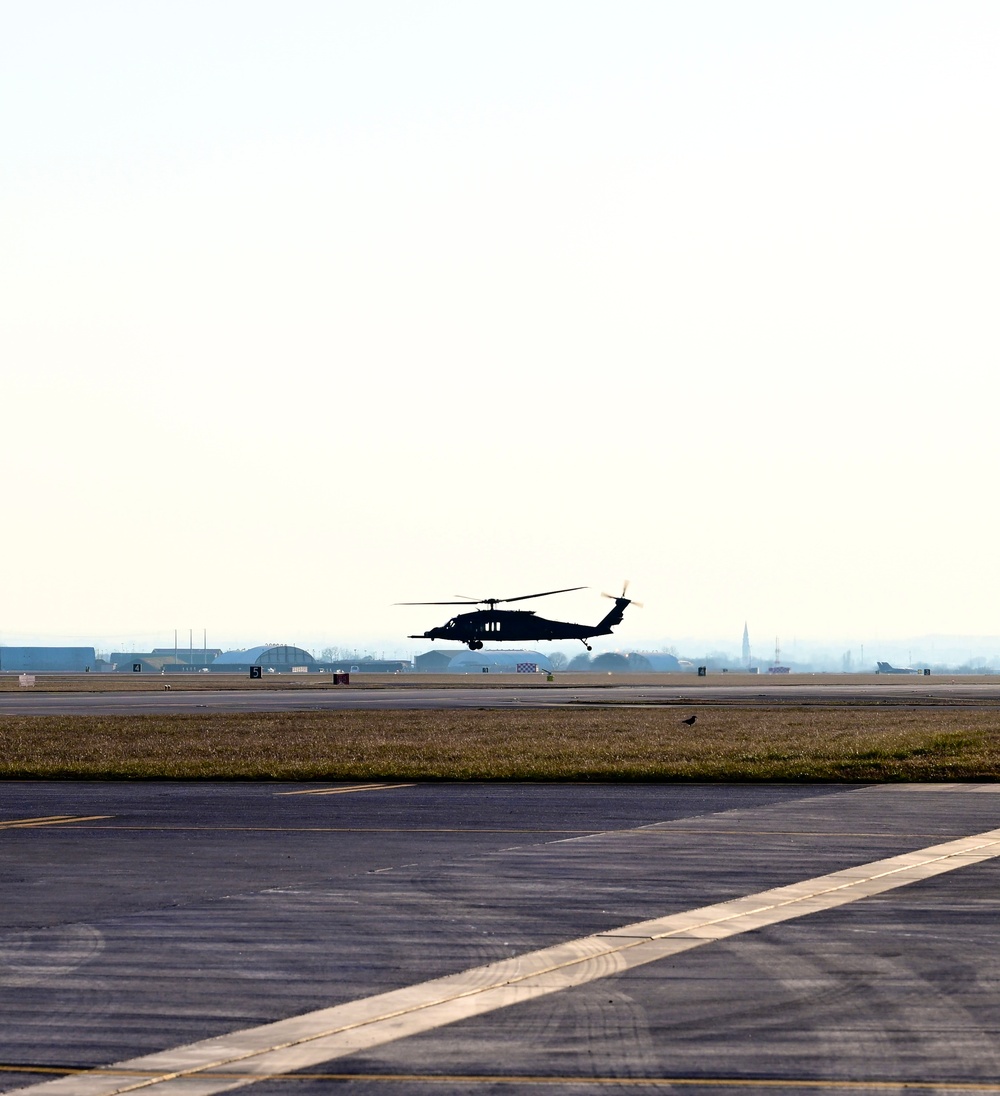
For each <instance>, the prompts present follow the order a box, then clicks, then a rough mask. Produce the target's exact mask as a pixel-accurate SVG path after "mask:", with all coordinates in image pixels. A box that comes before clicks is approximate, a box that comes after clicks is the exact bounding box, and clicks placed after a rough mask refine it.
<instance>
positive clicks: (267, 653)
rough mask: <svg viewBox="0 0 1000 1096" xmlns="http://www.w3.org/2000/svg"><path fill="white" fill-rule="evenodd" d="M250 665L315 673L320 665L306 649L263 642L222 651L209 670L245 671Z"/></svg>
mask: <svg viewBox="0 0 1000 1096" xmlns="http://www.w3.org/2000/svg"><path fill="white" fill-rule="evenodd" d="M251 666H260V667H261V669H262V670H263V671H264V673H275V674H290V673H292V672H293V671H294V672H296V673H315V672H316V671H318V670H319V669H320V668H321V667H320V666H319V664H318V663H317V661H316V659H314V658H313V656H312V655H311V654H310V653H309V652H308V651H303V650H302V648H301V647H290V646H289V645H288V644H287V643H277V644H264V645H263V646H261V647H250V648H248V649H247V650H245V651H224V652H223V653H222V654H221V655H219V657H218V658H216V659H214V660H213V662H212V664H211V665H210V666H209V669H210V670H213V671H220V672H222V673H227V674H235V673H241V672H242V673H245V672H247V671H248V670H249V669H250V667H251Z"/></svg>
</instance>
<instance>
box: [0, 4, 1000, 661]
mask: <svg viewBox="0 0 1000 1096" xmlns="http://www.w3.org/2000/svg"><path fill="white" fill-rule="evenodd" d="M998 56H1000V5H998V4H996V3H995V2H994V0H990V2H981V3H979V2H962V0H953V2H949V3H942V2H934V3H925V2H920V0H902V2H880V0H863V2H850V0H830V2H823V3H821V2H812V3H810V2H808V0H790V2H787V3H785V2H768V0H761V2H754V0H739V2H721V0H715V2H713V0H699V2H698V3H692V2H690V0H678V2H670V0H657V2H649V3H646V2H629V0H616V2H615V3H611V2H605V3H594V2H584V0H567V2H555V0H548V2H547V0H531V2H530V3H526V2H517V0H513V2H512V0H504V2H503V3H486V2H478V3H477V2H475V0H461V2H455V3H443V2H424V3H421V2H417V0H409V2H388V0H362V2H356V3H355V2H348V0H344V2H339V3H338V2H333V0H326V2H322V3H321V2H311V0H299V2H294V0H283V2H281V3H277V2H270V0H256V2H253V0H233V2H229V3H223V2H213V0H198V2H197V3H194V2H184V0H169V2H159V0H146V2H144V0H122V2H118V3H113V2H107V0H89V2H87V3H85V4H82V3H79V0H71V2H55V0H30V2H26V0H0V377H2V384H0V400H2V402H0V414H2V435H0V438H2V441H0V444H2V446H3V457H4V472H5V474H4V476H3V482H4V502H3V512H4V515H5V520H4V529H5V536H4V538H3V550H2V559H3V577H4V582H3V593H2V597H0V642H2V643H7V644H15V643H25V642H45V641H53V642H54V641H59V642H67V641H76V642H79V643H84V644H90V643H93V644H96V645H97V646H99V647H104V648H108V647H112V646H116V645H121V644H128V643H132V644H134V645H135V646H136V647H139V648H141V647H142V646H144V645H149V646H152V645H154V644H155V645H160V646H164V645H168V644H170V643H172V640H173V630H174V629H175V628H177V629H178V630H179V632H180V634H181V636H182V638H183V639H185V640H186V638H187V635H188V629H189V628H193V629H194V633H195V637H196V642H199V641H200V637H201V635H202V629H203V628H207V629H208V640H209V644H210V645H211V646H220V647H231V646H244V645H250V644H254V643H259V642H270V641H277V640H280V641H285V642H289V643H299V644H301V645H303V646H312V645H315V644H320V645H325V644H327V643H330V644H347V643H355V644H360V643H363V642H367V641H372V642H375V641H377V642H378V643H379V644H380V645H381V646H382V647H383V648H385V649H386V650H387V653H388V650H390V649H392V648H393V644H398V649H399V650H400V651H403V650H411V649H415V650H420V649H423V648H424V647H426V646H427V645H426V644H424V645H421V644H408V643H407V641H406V640H405V638H404V637H405V636H406V635H407V633H410V632H418V631H423V630H424V629H425V628H428V627H431V626H433V625H435V624H439V623H442V622H443V620H444V619H446V618H447V616H448V615H449V610H447V609H443V610H437V609H429V610H427V609H412V608H408V609H404V608H396V607H393V604H392V603H394V602H397V601H412V600H422V599H427V600H433V599H447V598H449V597H451V596H452V595H454V594H456V593H459V594H468V595H473V596H482V597H489V596H496V597H508V596H515V595H518V594H523V593H531V592H534V591H536V590H546V589H552V588H555V587H562V586H575V585H587V586H589V587H591V589H589V590H587V591H581V592H580V593H577V594H571V595H565V596H564V597H560V598H553V599H548V600H545V601H539V602H537V603H531V604H529V605H522V606H519V607H524V608H529V607H533V608H536V609H537V610H538V611H539V612H540V613H542V614H543V615H546V616H556V617H559V616H565V617H566V618H568V619H571V620H577V621H587V620H591V619H592V620H597V619H599V618H600V617H601V616H603V614H604V613H605V612H606V610H607V608H608V607H609V603H608V602H607V601H603V600H601V599H600V598H599V596H598V595H599V593H600V591H601V590H611V591H613V590H615V589H620V587H621V583H622V582H623V581H624V579H625V578H628V579H630V580H631V583H632V585H631V588H630V591H631V592H632V593H633V594H634V596H635V597H636V598H638V599H640V600H642V601H643V602H644V603H645V608H644V609H642V610H641V611H636V612H634V613H633V612H631V611H630V613H629V614H627V615H626V619H625V623H624V624H623V625H622V626H621V627H620V628H619V630H618V636H617V639H616V641H615V642H613V643H608V644H605V647H614V646H621V647H623V648H635V647H639V648H641V647H650V646H652V647H654V648H655V647H658V646H660V645H666V644H670V643H673V642H674V641H675V639H676V637H678V636H731V637H732V644H733V647H734V648H737V647H738V643H739V637H740V636H741V634H742V630H743V623H744V621H745V620H747V621H749V623H750V628H751V632H752V634H754V635H755V636H759V637H772V636H777V635H781V636H797V637H799V638H800V639H805V638H812V639H816V640H826V639H830V640H834V639H836V640H839V639H840V638H843V639H844V640H845V641H848V642H854V643H857V642H865V641H866V638H868V637H873V636H876V635H881V636H893V635H898V636H904V635H916V634H927V633H968V634H972V635H987V634H997V633H1000V593H998V592H997V584H996V581H995V574H996V571H997V558H996V551H995V541H996V533H997V526H998V521H997V519H996V517H995V507H996V495H997V479H998V469H1000V460H998V457H1000V431H998V429H997V426H996V420H997V415H998V399H997V396H998V394H1000V393H998V389H1000V381H998V363H1000V354H998V351H1000V333H998V324H997V316H996V311H997V300H998V296H1000V294H998V291H1000V277H998V255H1000V206H998V203H997V194H1000V143H998V137H997V134H998V133H1000V66H998V65H997V57H998ZM767 642H768V643H770V642H771V641H770V638H768V639H767Z"/></svg>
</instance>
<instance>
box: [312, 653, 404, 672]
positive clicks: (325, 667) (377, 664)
mask: <svg viewBox="0 0 1000 1096" xmlns="http://www.w3.org/2000/svg"><path fill="white" fill-rule="evenodd" d="M316 669H317V670H322V671H323V672H325V673H330V672H331V671H332V672H334V673H356V674H406V673H410V672H411V671H412V670H413V663H412V662H410V660H409V659H408V658H370V657H368V656H365V657H364V658H340V659H337V658H333V659H325V660H324V661H323V662H317V663H316Z"/></svg>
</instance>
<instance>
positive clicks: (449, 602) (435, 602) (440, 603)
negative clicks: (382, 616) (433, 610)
mask: <svg viewBox="0 0 1000 1096" xmlns="http://www.w3.org/2000/svg"><path fill="white" fill-rule="evenodd" d="M469 604H473V605H478V604H479V602H478V601H476V602H471V603H470V602H468V601H394V602H393V605H469Z"/></svg>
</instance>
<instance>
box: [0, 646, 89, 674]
mask: <svg viewBox="0 0 1000 1096" xmlns="http://www.w3.org/2000/svg"><path fill="white" fill-rule="evenodd" d="M98 668H99V660H98V658H97V654H96V652H95V651H94V648H93V647H0V673H40V674H44V673H67V674H81V673H92V672H93V671H94V670H97V669H98Z"/></svg>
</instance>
